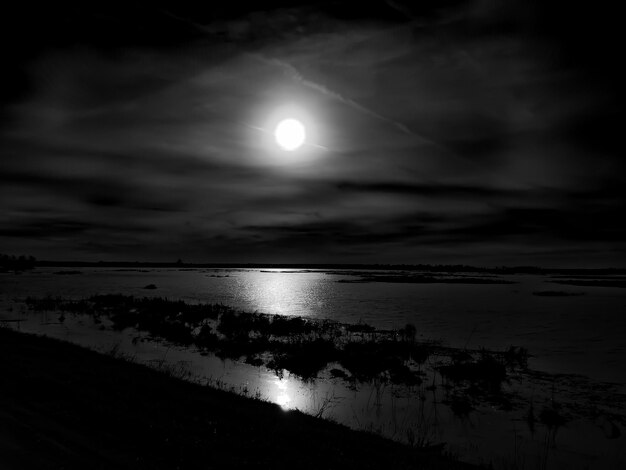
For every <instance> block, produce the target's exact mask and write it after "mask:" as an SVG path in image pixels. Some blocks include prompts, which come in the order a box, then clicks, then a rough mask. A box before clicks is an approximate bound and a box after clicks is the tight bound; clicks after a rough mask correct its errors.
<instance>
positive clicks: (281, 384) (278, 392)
mask: <svg viewBox="0 0 626 470" xmlns="http://www.w3.org/2000/svg"><path fill="white" fill-rule="evenodd" d="M274 385H275V390H274V393H275V396H274V398H273V401H274V402H275V403H276V404H278V405H279V406H280V407H281V408H282V409H283V410H285V411H286V410H290V409H291V408H292V406H290V405H291V397H290V396H289V394H288V388H289V387H288V386H287V382H286V381H284V380H281V379H279V378H278V377H276V379H275V380H274Z"/></svg>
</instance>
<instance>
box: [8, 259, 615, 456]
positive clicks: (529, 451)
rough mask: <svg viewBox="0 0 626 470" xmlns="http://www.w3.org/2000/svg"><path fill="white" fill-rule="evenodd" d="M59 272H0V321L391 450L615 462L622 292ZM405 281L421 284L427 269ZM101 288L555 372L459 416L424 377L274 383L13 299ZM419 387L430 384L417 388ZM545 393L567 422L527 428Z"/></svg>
mask: <svg viewBox="0 0 626 470" xmlns="http://www.w3.org/2000/svg"><path fill="white" fill-rule="evenodd" d="M72 271H73V269H70V268H50V269H37V270H34V271H30V272H25V273H22V274H19V275H15V274H7V273H4V274H0V296H1V297H0V300H1V302H2V307H3V308H2V309H1V310H0V320H5V321H6V320H19V322H9V324H11V325H12V326H14V327H18V328H20V329H21V330H23V331H31V332H38V333H44V334H47V335H50V336H54V337H57V338H61V339H66V340H69V341H72V342H75V343H78V344H82V345H84V346H88V347H91V348H93V349H97V350H100V351H102V352H108V353H110V352H111V351H114V352H116V353H120V352H121V353H123V354H125V355H130V356H132V357H133V358H134V359H135V360H138V361H139V362H144V363H148V364H151V365H153V366H155V365H157V366H159V367H162V366H163V365H164V364H165V365H166V366H167V367H170V368H174V369H176V368H179V369H180V371H181V372H184V374H185V375H186V376H187V377H188V378H192V379H193V380H197V381H199V382H201V383H208V384H211V385H214V386H218V387H221V388H226V389H230V390H233V391H235V392H238V393H242V394H246V395H249V396H256V397H258V398H262V399H266V400H270V401H273V402H275V403H277V404H279V405H281V406H282V407H283V408H284V409H285V410H288V409H294V408H297V409H299V410H302V411H305V412H307V413H310V414H313V415H317V416H322V417H327V418H332V419H336V420H338V421H339V422H342V423H345V424H347V425H349V426H351V427H354V428H357V429H367V430H370V431H374V432H378V433H381V434H383V435H385V436H388V437H391V438H394V439H398V440H401V441H404V442H413V443H418V444H425V443H438V442H445V443H447V449H448V450H449V451H450V452H452V453H454V454H457V455H458V456H459V457H460V458H462V459H465V460H469V461H472V462H476V463H494V465H495V467H496V468H511V466H512V465H513V464H514V463H515V464H516V465H518V466H520V462H521V461H520V460H519V459H522V460H523V461H524V462H526V464H525V465H526V466H527V468H535V467H539V466H545V464H546V463H547V462H549V463H550V465H548V466H547V467H548V468H571V466H572V465H573V464H574V463H575V464H579V463H580V462H583V463H584V464H585V465H587V466H588V468H609V467H612V466H613V467H615V466H617V465H618V464H622V463H624V462H626V456H625V452H626V451H625V450H624V449H626V437H625V436H624V433H621V434H619V435H617V436H616V435H614V434H615V433H614V432H613V431H612V430H613V429H614V428H613V427H612V426H618V428H617V429H619V423H620V421H619V420H620V419H622V420H623V419H624V405H625V400H624V397H625V396H626V393H625V392H626V390H625V387H624V384H625V383H626V370H625V369H626V368H624V367H623V364H624V360H625V359H626V344H625V343H626V341H625V340H624V337H625V333H626V328H625V319H626V317H625V316H624V312H626V309H625V308H624V307H626V289H622V288H615V287H599V286H579V285H566V284H556V283H554V282H553V281H558V280H562V279H561V278H559V277H556V276H549V275H542V276H539V275H506V276H493V275H485V274H483V275H477V274H476V273H454V274H450V273H438V274H437V276H438V277H439V278H440V279H441V280H443V281H444V282H438V283H434V282H430V280H429V282H412V283H408V282H397V281H398V280H399V279H400V280H402V279H403V278H405V277H406V276H407V275H408V274H407V273H404V272H400V271H386V272H374V273H373V272H370V271H365V270H363V271H354V270H350V271H348V270H278V269H276V270H268V269H114V268H88V269H85V268H81V269H80V273H74V274H71V272H72ZM410 275H411V276H414V275H417V276H426V277H428V276H432V275H433V273H421V274H420V273H417V274H415V273H411V274H410ZM377 276H385V278H389V279H394V282H379V281H380V279H383V278H382V277H380V278H379V280H376V279H377ZM613 278H615V276H613ZM420 279H422V280H423V278H420ZM464 282H471V283H464ZM478 282H480V283H478ZM483 282H489V283H483ZM493 282H507V283H493ZM150 285H152V286H151V287H152V288H150V289H147V288H146V287H147V286H150ZM111 293H121V294H126V295H133V296H136V297H143V296H150V297H152V296H159V297H167V298H169V299H172V300H178V299H180V300H184V301H185V302H188V303H222V304H225V305H230V306H233V307H235V308H237V309H241V310H244V311H252V312H255V311H256V312H263V313H271V314H280V315H299V316H304V317H311V318H316V319H332V320H336V321H339V322H342V323H358V322H364V323H367V324H370V325H373V326H375V327H377V328H380V329H391V328H400V327H402V326H404V325H405V324H407V323H412V324H414V325H415V326H416V328H417V332H418V339H422V340H441V341H442V342H443V343H444V344H446V345H449V346H453V347H459V348H465V347H466V348H470V349H478V348H480V347H485V348H490V349H504V348H507V347H508V346H510V345H516V346H523V347H526V348H528V350H529V351H530V353H531V354H532V355H533V357H531V358H530V361H529V366H530V368H531V369H534V370H537V371H543V372H548V373H551V374H559V375H555V376H551V375H545V376H544V375H542V374H539V373H538V374H536V375H534V376H532V377H531V378H529V377H521V376H520V377H516V378H514V380H513V381H512V383H510V384H507V385H505V392H509V391H513V390H516V391H520V390H521V392H520V393H519V395H518V396H517V397H516V398H514V399H512V408H511V409H509V410H503V409H500V408H497V407H493V405H491V404H488V403H484V404H482V405H476V406H475V409H474V410H473V411H471V412H470V413H468V414H464V415H463V414H462V415H460V416H459V414H458V413H456V412H454V410H453V408H452V407H451V406H450V400H451V398H452V399H454V394H455V393H456V392H455V389H454V388H452V389H450V388H447V386H446V384H445V383H444V381H443V378H442V377H438V376H437V374H436V373H435V374H434V376H433V375H432V374H431V375H428V376H426V377H425V380H424V383H423V384H421V385H420V386H415V387H402V386H393V385H390V384H386V383H376V384H369V385H368V384H359V385H358V386H356V387H355V386H353V385H350V384H347V383H344V382H342V381H341V380H338V379H334V378H332V377H330V376H329V375H328V374H326V373H325V374H323V375H322V376H321V377H320V378H319V379H318V380H315V381H312V382H303V381H301V380H299V379H298V378H297V377H296V376H293V375H290V374H288V373H287V374H285V376H284V377H282V378H279V377H278V376H277V375H276V374H275V373H274V372H273V371H271V370H268V369H265V368H264V367H261V368H259V367H253V366H250V365H248V364H243V363H238V362H236V361H231V360H224V361H223V360H220V359H218V358H216V357H214V356H212V355H209V356H202V355H200V354H199V353H198V352H197V351H194V349H193V348H189V349H187V348H183V347H177V346H175V345H170V344H163V343H162V342H158V341H154V340H151V339H150V338H148V337H147V335H144V334H138V333H137V332H135V331H132V330H130V329H127V330H125V331H123V332H116V331H112V330H111V329H108V328H103V325H98V324H95V323H94V322H93V320H92V319H90V318H89V317H86V316H81V315H78V316H68V317H67V318H65V319H64V320H63V321H61V320H60V319H59V318H58V315H57V314H54V313H52V312H51V313H43V314H33V313H30V312H29V311H27V310H26V308H25V305H24V304H23V303H22V302H21V301H22V300H23V299H24V298H25V297H27V296H36V297H42V296H47V295H51V296H61V297H69V298H74V299H80V298H85V297H89V296H91V295H93V294H111ZM546 293H547V294H546ZM537 294H543V295H537ZM574 294H575V295H574ZM138 338H139V339H140V341H138ZM170 370H171V369H170ZM560 374H579V375H580V377H577V376H563V375H560ZM583 376H586V377H587V378H586V377H583ZM555 377H558V380H557V379H556V378H555ZM431 382H432V384H433V385H435V384H436V386H429V385H430V384H431ZM602 382H615V383H616V385H610V384H603V383H602ZM516 393H517V392H516ZM555 396H556V397H557V400H558V401H559V402H560V403H562V404H563V406H564V408H563V409H566V410H568V412H569V421H568V423H567V424H566V425H565V426H561V427H557V428H550V427H549V426H543V427H542V425H541V424H538V425H537V429H532V428H531V427H529V426H528V423H527V422H526V420H525V418H524V416H525V415H526V414H527V410H528V407H529V404H530V405H531V406H532V405H533V404H534V406H535V407H536V410H537V413H536V414H538V413H539V410H540V409H541V406H544V405H545V404H547V403H552V402H554V398H555ZM609 396H610V397H611V400H610V401H609V400H608V399H607V398H606V397H609ZM590 397H591V398H590ZM590 399H592V401H589V400H590ZM598 410H599V411H598ZM616 423H617V424H616ZM621 424H622V426H623V422H621ZM520 468H523V467H520Z"/></svg>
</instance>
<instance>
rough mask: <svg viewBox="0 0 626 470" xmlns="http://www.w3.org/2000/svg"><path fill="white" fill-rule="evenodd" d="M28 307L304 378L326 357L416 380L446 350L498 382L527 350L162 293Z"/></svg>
mask: <svg viewBox="0 0 626 470" xmlns="http://www.w3.org/2000/svg"><path fill="white" fill-rule="evenodd" d="M26 303H27V304H28V306H29V308H31V309H33V310H35V311H60V312H63V311H67V312H73V313H79V312H82V313H88V314H91V315H94V316H95V317H96V318H99V317H100V316H103V317H107V318H109V319H110V321H111V322H112V327H113V328H114V329H116V330H123V329H125V328H134V329H137V330H139V331H143V332H146V333H148V334H149V335H151V336H153V337H155V338H162V339H164V340H167V341H170V342H173V343H176V344H180V345H183V346H190V345H192V344H193V345H195V346H196V347H197V348H198V349H199V350H200V351H201V352H202V353H203V354H206V353H213V354H215V355H216V356H218V357H220V358H222V359H233V360H241V359H242V358H243V360H244V361H245V362H246V363H248V364H253V365H257V366H260V365H265V366H266V367H268V368H269V369H271V370H274V371H275V372H276V373H277V374H278V375H282V374H283V373H284V371H289V372H290V373H293V374H295V375H297V376H299V377H301V378H302V379H304V380H311V379H314V378H316V377H317V376H318V375H319V374H320V373H321V372H322V371H324V370H326V369H327V368H328V367H332V365H333V364H338V365H339V366H341V369H338V368H337V367H334V368H332V371H335V372H334V373H333V372H332V371H331V372H330V374H331V376H332V377H335V378H342V379H345V380H346V381H349V382H352V383H355V382H377V383H384V382H391V383H393V384H405V385H417V384H420V383H421V382H422V380H423V378H422V376H423V373H422V372H421V365H422V364H424V363H425V362H426V361H427V360H428V358H429V357H430V356H432V355H433V354H435V353H436V354H437V355H443V356H447V357H449V362H448V363H444V364H442V365H440V366H439V367H438V370H439V372H440V373H441V375H442V377H446V378H448V379H449V380H451V381H453V382H462V381H466V382H468V383H470V384H472V385H474V386H478V385H480V386H481V387H486V388H489V389H491V390H498V389H499V387H500V384H501V383H502V382H503V381H504V380H505V379H506V375H507V368H515V367H525V366H526V363H527V359H528V352H527V351H526V350H525V349H523V348H514V347H511V348H509V350H507V351H505V352H503V353H490V352H487V351H482V352H481V354H480V356H479V357H475V356H476V354H475V353H473V354H472V353H470V352H468V351H465V350H454V349H449V348H448V349H444V348H440V347H439V346H438V345H437V344H435V343H425V342H417V341H416V335H417V329H416V327H415V326H414V325H412V324H407V325H405V326H404V327H402V328H400V329H398V330H377V329H376V328H374V327H372V326H370V325H367V324H364V323H358V324H352V325H350V324H342V323H339V322H335V321H332V320H314V319H308V318H302V317H288V316H280V315H268V314H263V313H257V312H255V313H250V312H241V311H236V310H234V309H233V308H231V307H228V306H224V305H221V304H213V305H207V304H188V303H185V302H183V301H180V300H168V299H164V298H159V297H155V298H135V297H133V296H125V295H96V296H92V297H90V298H88V299H86V300H65V299H62V298H58V297H56V298H55V297H45V298H41V299H35V298H28V299H26Z"/></svg>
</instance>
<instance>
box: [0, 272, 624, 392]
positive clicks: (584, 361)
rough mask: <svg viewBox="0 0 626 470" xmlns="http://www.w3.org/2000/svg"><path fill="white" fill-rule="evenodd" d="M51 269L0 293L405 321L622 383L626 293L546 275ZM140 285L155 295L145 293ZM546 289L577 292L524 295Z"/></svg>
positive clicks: (5, 277)
mask: <svg viewBox="0 0 626 470" xmlns="http://www.w3.org/2000/svg"><path fill="white" fill-rule="evenodd" d="M66 270H67V269H66ZM59 271H63V270H60V269H38V270H36V271H33V272H28V273H24V274H21V275H19V276H16V275H12V274H2V275H0V283H1V285H0V292H1V293H2V294H3V295H5V296H7V295H11V296H14V297H24V296H27V295H37V296H41V295H48V294H50V295H60V296H71V297H85V296H89V295H92V294H94V293H123V294H132V295H136V296H144V295H149V296H163V297H168V298H171V299H183V300H185V301H189V302H207V303H223V304H226V305H231V306H234V307H236V308H240V309H242V310H246V311H259V312H265V313H275V314H282V315H302V316H307V317H315V318H330V319H333V320H337V321H340V322H348V323H356V322H360V321H362V322H365V323H369V324H371V325H374V326H376V327H378V328H393V327H401V326H403V325H405V324H406V323H413V324H415V325H416V327H417V329H418V334H419V336H420V337H421V338H423V339H441V340H443V341H444V342H445V343H446V344H449V345H451V346H461V347H463V346H467V347H470V348H478V347H487V348H505V347H508V346H509V345H518V346H524V347H526V348H528V349H529V350H530V352H531V354H533V355H534V358H533V359H532V360H531V366H533V367H535V368H538V369H540V370H546V371H550V372H562V373H579V374H584V375H588V376H590V377H593V378H596V379H599V380H609V381H617V382H626V368H624V367H623V364H624V363H626V341H625V340H624V337H626V314H625V312H626V289H620V288H609V287H579V286H568V285H559V284H554V283H552V282H551V281H553V280H554V278H552V277H549V276H530V275H514V276H500V277H499V278H498V279H503V280H507V281H513V282H514V283H512V284H446V283H441V284H429V283H427V284H411V283H386V282H365V283H353V282H338V281H354V280H357V279H359V273H358V272H354V271H350V272H348V271H295V270H290V271H281V270H260V269H236V270H235V269H218V270H206V269H197V270H184V269H182V270H180V269H150V270H137V271H132V270H116V269H110V268H108V269H83V270H81V272H82V274H75V275H60V274H55V272H59ZM489 279H493V277H489ZM148 284H155V285H156V286H157V289H154V290H146V289H144V287H145V286H146V285H148ZM546 290H558V291H564V292H571V293H583V294H584V295H577V296H569V297H568V296H563V297H549V296H537V295H533V292H540V291H546Z"/></svg>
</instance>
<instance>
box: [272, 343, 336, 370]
mask: <svg viewBox="0 0 626 470" xmlns="http://www.w3.org/2000/svg"><path fill="white" fill-rule="evenodd" d="M338 357H339V350H338V349H337V347H336V346H335V344H334V343H333V342H332V341H329V340H324V339H320V338H318V339H315V340H313V341H297V342H288V343H285V344H284V345H283V347H281V348H279V349H278V350H277V352H276V353H275V354H274V355H273V358H272V359H271V360H270V361H269V363H268V364H267V366H268V368H270V369H273V370H274V371H276V372H278V373H279V375H281V374H282V370H283V369H286V370H288V371H289V372H292V373H294V374H296V375H298V376H299V377H301V378H302V379H303V380H311V379H314V378H316V377H317V376H318V374H319V373H320V372H321V371H322V370H323V369H325V368H326V366H327V365H328V364H329V363H331V362H334V361H336V360H337V359H338Z"/></svg>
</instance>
